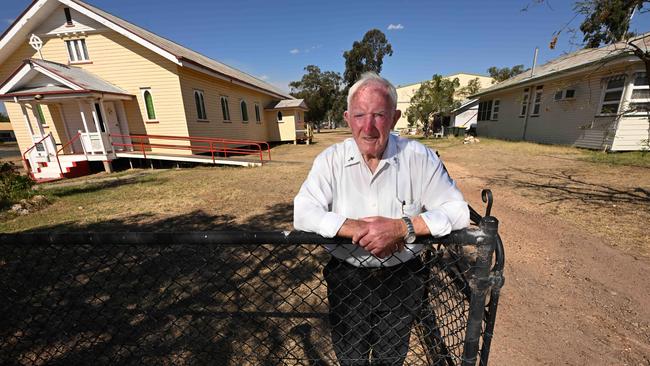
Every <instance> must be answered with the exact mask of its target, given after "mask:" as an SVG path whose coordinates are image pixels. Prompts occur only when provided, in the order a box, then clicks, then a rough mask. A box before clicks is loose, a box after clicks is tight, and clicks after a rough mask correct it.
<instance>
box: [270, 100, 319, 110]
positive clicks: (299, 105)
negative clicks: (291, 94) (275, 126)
mask: <svg viewBox="0 0 650 366" xmlns="http://www.w3.org/2000/svg"><path fill="white" fill-rule="evenodd" d="M278 109H302V110H305V111H308V110H309V108H308V107H307V104H306V103H305V100H304V99H284V100H281V101H279V102H271V104H269V105H268V106H266V108H264V110H267V111H273V110H278Z"/></svg>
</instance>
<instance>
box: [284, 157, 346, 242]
mask: <svg viewBox="0 0 650 366" xmlns="http://www.w3.org/2000/svg"><path fill="white" fill-rule="evenodd" d="M329 153H331V151H329V149H328V150H325V151H324V152H323V153H321V154H320V155H319V156H318V157H316V159H315V160H314V164H313V166H312V169H311V171H310V172H309V175H308V176H307V179H306V180H305V182H304V183H303V184H302V187H301V188H300V191H299V192H298V194H297V195H296V197H295V198H294V201H293V206H294V208H293V226H294V228H295V229H296V230H301V231H309V232H314V233H318V234H319V235H321V236H324V237H326V238H333V237H334V236H336V233H338V231H339V229H340V228H341V226H342V225H343V223H344V222H345V220H346V217H344V216H343V215H340V214H338V213H334V212H330V207H331V204H332V199H333V188H332V174H331V171H332V169H333V168H332V165H331V163H330V161H331V159H326V158H325V156H326V155H327V154H329Z"/></svg>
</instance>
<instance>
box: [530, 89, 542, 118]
mask: <svg viewBox="0 0 650 366" xmlns="http://www.w3.org/2000/svg"><path fill="white" fill-rule="evenodd" d="M543 91H544V86H542V85H540V86H538V87H537V88H536V89H535V99H533V113H531V114H530V115H531V116H539V110H540V108H541V106H542V92H543Z"/></svg>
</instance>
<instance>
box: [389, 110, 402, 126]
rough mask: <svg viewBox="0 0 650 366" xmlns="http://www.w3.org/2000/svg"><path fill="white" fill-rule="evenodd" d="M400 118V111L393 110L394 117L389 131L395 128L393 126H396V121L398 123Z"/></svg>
mask: <svg viewBox="0 0 650 366" xmlns="http://www.w3.org/2000/svg"><path fill="white" fill-rule="evenodd" d="M401 116H402V111H400V110H399V109H397V110H395V116H394V117H393V124H391V125H390V129H391V130H392V129H393V128H395V125H396V124H397V121H399V118H400V117H401Z"/></svg>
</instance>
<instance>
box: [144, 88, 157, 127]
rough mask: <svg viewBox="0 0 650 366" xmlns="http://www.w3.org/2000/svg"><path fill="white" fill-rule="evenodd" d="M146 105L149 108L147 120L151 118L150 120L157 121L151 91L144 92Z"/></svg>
mask: <svg viewBox="0 0 650 366" xmlns="http://www.w3.org/2000/svg"><path fill="white" fill-rule="evenodd" d="M144 104H145V106H146V107H147V118H149V120H155V119H156V111H155V110H154V109H153V98H152V97H151V93H150V92H149V90H145V91H144Z"/></svg>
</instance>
